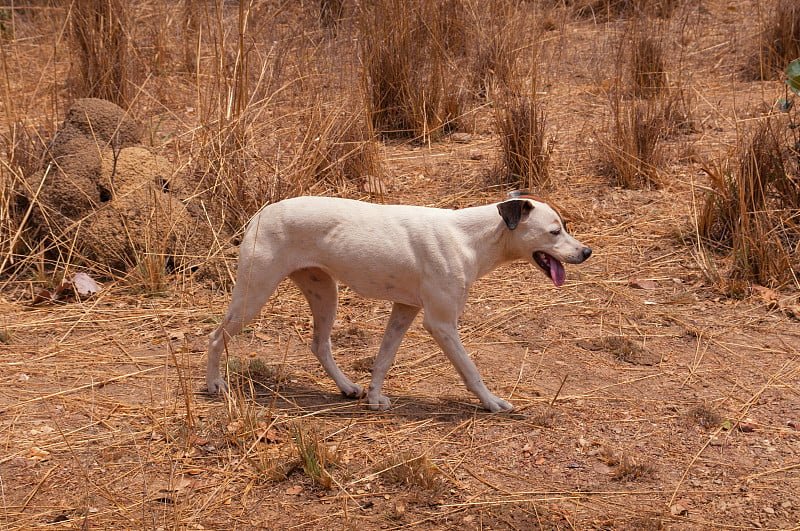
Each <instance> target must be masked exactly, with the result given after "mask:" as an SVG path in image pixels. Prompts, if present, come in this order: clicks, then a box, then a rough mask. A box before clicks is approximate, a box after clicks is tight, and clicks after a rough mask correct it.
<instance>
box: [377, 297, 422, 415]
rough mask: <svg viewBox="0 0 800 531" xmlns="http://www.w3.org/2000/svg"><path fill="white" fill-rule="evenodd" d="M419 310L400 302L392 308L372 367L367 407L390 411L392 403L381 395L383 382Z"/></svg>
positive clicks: (416, 307)
mask: <svg viewBox="0 0 800 531" xmlns="http://www.w3.org/2000/svg"><path fill="white" fill-rule="evenodd" d="M419 310H420V308H419V307H418V306H408V305H407V304H400V303H399V302H396V303H394V306H392V315H391V316H390V317H389V323H388V324H387V325H386V332H385V333H384V334H383V341H382V342H381V348H380V350H378V355H377V356H376V357H375V364H374V365H373V366H372V382H371V383H370V384H369V391H367V406H368V407H369V408H370V409H389V406H390V404H391V402H390V401H389V399H388V398H387V397H385V396H383V395H382V394H381V389H382V388H383V381H384V379H385V378H386V373H387V372H388V371H389V368H391V366H392V363H393V362H394V357H395V355H396V354H397V348H398V347H399V346H400V341H402V340H403V336H405V335H406V332H407V331H408V327H409V326H411V323H413V322H414V317H416V316H417V314H418V313H419Z"/></svg>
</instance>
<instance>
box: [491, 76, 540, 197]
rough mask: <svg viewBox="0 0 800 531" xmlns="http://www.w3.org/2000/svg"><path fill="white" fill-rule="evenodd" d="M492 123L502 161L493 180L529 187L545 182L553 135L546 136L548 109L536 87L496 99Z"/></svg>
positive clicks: (532, 187) (536, 187)
mask: <svg viewBox="0 0 800 531" xmlns="http://www.w3.org/2000/svg"><path fill="white" fill-rule="evenodd" d="M495 124H496V127H497V130H498V133H499V135H500V148H501V162H500V165H499V167H498V168H496V169H495V170H494V172H495V174H496V176H495V177H494V179H493V181H494V182H497V183H499V184H512V185H514V186H516V187H518V188H524V189H531V190H539V189H541V188H543V187H546V186H548V185H549V184H550V181H551V172H550V158H551V156H552V153H553V147H554V139H553V138H551V137H550V136H549V135H550V132H549V130H548V127H547V110H546V109H545V106H544V104H543V103H542V102H541V101H539V99H538V98H537V96H536V93H535V91H534V92H533V93H532V94H530V95H525V96H505V97H504V98H502V99H500V100H498V101H496V102H495Z"/></svg>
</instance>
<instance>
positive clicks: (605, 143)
mask: <svg viewBox="0 0 800 531" xmlns="http://www.w3.org/2000/svg"><path fill="white" fill-rule="evenodd" d="M611 110H612V113H611V115H612V118H611V119H612V122H611V126H610V128H611V130H610V132H609V133H608V134H607V136H606V137H605V138H599V139H598V142H599V146H600V153H599V155H598V158H599V163H600V168H599V171H600V173H601V174H603V175H607V176H609V177H611V178H612V179H613V180H614V181H615V182H616V183H617V184H618V185H620V186H622V187H625V188H639V187H645V188H648V187H653V186H655V187H657V186H659V184H660V181H661V176H660V173H659V172H660V168H662V167H663V165H664V156H663V153H662V150H661V140H662V136H663V133H664V115H663V112H662V110H661V109H659V108H658V106H655V105H653V104H652V103H650V102H623V101H622V100H621V98H619V97H618V96H617V97H616V98H615V99H614V100H612V103H611Z"/></svg>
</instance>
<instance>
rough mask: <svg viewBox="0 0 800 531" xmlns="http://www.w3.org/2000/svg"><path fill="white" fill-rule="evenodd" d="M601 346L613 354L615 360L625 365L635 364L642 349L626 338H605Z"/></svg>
mask: <svg viewBox="0 0 800 531" xmlns="http://www.w3.org/2000/svg"><path fill="white" fill-rule="evenodd" d="M601 345H602V347H603V348H604V349H606V350H608V351H610V352H611V353H613V354H614V357H615V358H616V359H618V360H619V361H624V362H627V363H636V362H637V360H638V359H639V358H640V357H641V354H642V347H641V346H640V345H638V344H636V343H635V342H633V341H631V340H630V339H628V338H627V337H620V336H615V337H605V338H603V339H602V341H601Z"/></svg>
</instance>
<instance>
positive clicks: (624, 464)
mask: <svg viewBox="0 0 800 531" xmlns="http://www.w3.org/2000/svg"><path fill="white" fill-rule="evenodd" d="M654 472H655V467H654V466H653V465H652V464H651V463H648V462H639V461H638V460H637V459H634V458H633V457H630V456H628V455H623V456H622V457H621V458H620V460H619V463H618V464H617V465H616V466H615V467H614V474H613V475H612V476H611V477H612V479H615V480H617V481H634V480H637V479H641V478H646V477H650V476H652V475H653V473H654Z"/></svg>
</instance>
